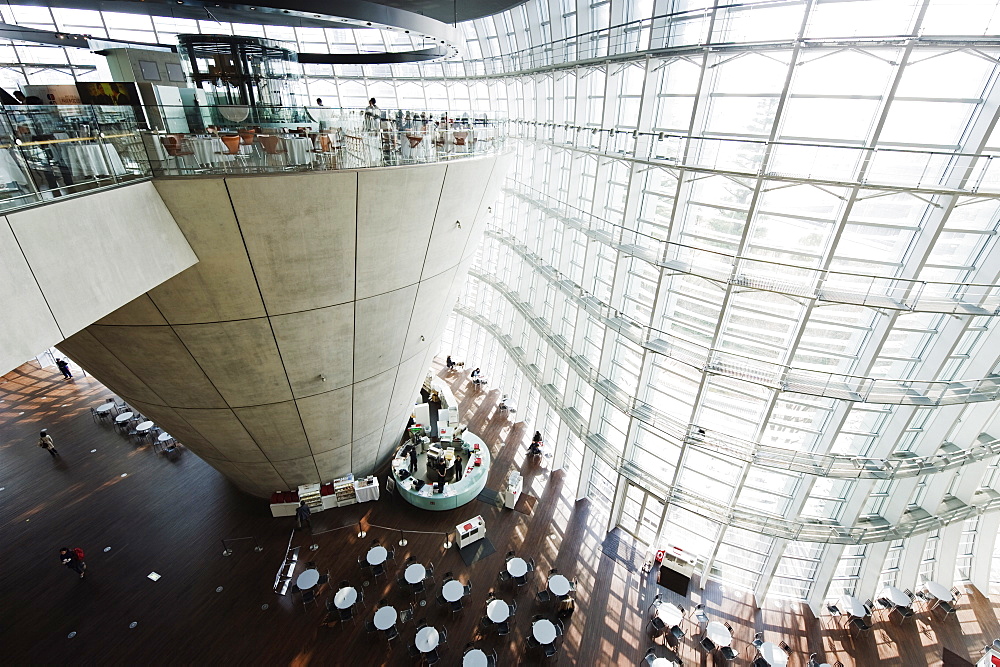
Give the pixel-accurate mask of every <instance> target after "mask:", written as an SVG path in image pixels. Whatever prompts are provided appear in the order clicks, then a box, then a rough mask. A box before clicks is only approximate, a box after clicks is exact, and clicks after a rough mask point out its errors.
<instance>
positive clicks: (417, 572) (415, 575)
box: [403, 563, 427, 584]
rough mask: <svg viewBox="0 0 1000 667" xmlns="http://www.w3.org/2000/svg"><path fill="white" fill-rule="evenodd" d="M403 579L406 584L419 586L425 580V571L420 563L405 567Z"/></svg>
mask: <svg viewBox="0 0 1000 667" xmlns="http://www.w3.org/2000/svg"><path fill="white" fill-rule="evenodd" d="M403 578H404V579H405V580H406V583H408V584H419V583H420V582H421V581H423V580H424V579H426V578H427V570H426V568H424V566H423V565H421V564H420V563H413V564H412V565H407V566H406V571H405V572H403Z"/></svg>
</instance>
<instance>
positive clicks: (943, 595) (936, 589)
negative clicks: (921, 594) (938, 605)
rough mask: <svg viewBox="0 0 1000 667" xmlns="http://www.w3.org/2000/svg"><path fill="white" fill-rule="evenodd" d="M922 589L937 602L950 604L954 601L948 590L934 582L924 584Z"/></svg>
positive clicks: (953, 596)
mask: <svg viewBox="0 0 1000 667" xmlns="http://www.w3.org/2000/svg"><path fill="white" fill-rule="evenodd" d="M924 588H925V589H927V592H928V593H930V594H931V595H933V596H934V598H935V599H937V600H939V601H942V602H951V601H952V600H954V599H955V595H954V594H953V593H952V592H951V591H950V590H949V589H948V588H946V587H944V586H942V585H941V584H939V583H937V582H936V581H927V582H924Z"/></svg>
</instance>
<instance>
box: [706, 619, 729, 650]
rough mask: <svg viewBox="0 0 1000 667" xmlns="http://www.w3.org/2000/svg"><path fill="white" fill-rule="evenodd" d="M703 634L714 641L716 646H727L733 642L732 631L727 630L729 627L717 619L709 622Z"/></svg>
mask: <svg viewBox="0 0 1000 667" xmlns="http://www.w3.org/2000/svg"><path fill="white" fill-rule="evenodd" d="M705 634H706V635H708V638H709V639H711V640H712V641H713V642H715V645H716V646H729V645H730V644H732V643H733V633H731V632H729V628H727V627H726V626H725V625H723V624H722V623H719V622H718V621H711V622H709V624H708V626H707V627H706V628H705Z"/></svg>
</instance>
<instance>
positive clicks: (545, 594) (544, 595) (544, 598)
mask: <svg viewBox="0 0 1000 667" xmlns="http://www.w3.org/2000/svg"><path fill="white" fill-rule="evenodd" d="M535 597H536V598H538V601H539V602H548V601H549V600H551V599H552V593H549V591H548V589H545V588H543V589H542V590H540V591H538V592H537V593H535Z"/></svg>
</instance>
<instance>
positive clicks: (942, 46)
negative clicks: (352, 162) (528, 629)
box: [0, 0, 1000, 605]
mask: <svg viewBox="0 0 1000 667" xmlns="http://www.w3.org/2000/svg"><path fill="white" fill-rule="evenodd" d="M23 9H24V10H25V11H29V10H30V11H32V12H34V11H41V10H37V8H23ZM10 11H12V12H13V13H14V18H15V19H18V18H19V17H18V16H17V12H18V11H21V8H17V7H14V8H13V9H12V10H10ZM44 11H49V10H44ZM51 11H52V12H53V13H55V12H60V11H61V10H51ZM0 12H3V13H5V18H6V12H8V10H7V9H3V10H0ZM75 14H80V15H82V14H85V13H84V12H77V13H75ZM86 14H90V15H96V14H94V13H86ZM105 16H106V15H105ZM133 18H134V17H133ZM153 21H154V22H157V21H160V19H153ZM18 22H20V20H18ZM998 22H1000V7H998V4H997V3H996V2H982V3H976V2H964V1H963V2H954V1H949V2H943V1H937V0H934V1H932V0H927V1H925V2H911V1H893V0H870V1H867V2H853V1H835V0H831V1H825V2H816V1H808V2H794V1H792V2H785V1H782V2H777V1H766V2H742V3H738V4H728V5H721V4H712V3H704V2H702V3H698V2H682V1H675V2H669V1H661V0H632V1H619V0H605V1H596V0H529V2H527V3H526V4H524V5H521V6H519V7H516V8H514V9H512V10H509V11H507V12H504V13H502V14H498V15H496V16H493V17H489V18H485V19H477V20H475V21H471V22H467V23H464V24H461V25H460V26H459V28H460V29H461V30H462V31H463V34H464V35H465V37H466V48H465V53H464V54H463V58H462V59H456V60H449V61H446V62H439V63H423V64H417V63H414V64H405V65H381V66H333V67H330V66H308V67H307V69H306V72H305V83H306V85H307V87H308V91H309V97H310V98H315V97H323V98H324V100H325V101H326V104H328V105H331V106H341V107H360V106H364V104H365V100H367V98H368V97H372V96H374V97H376V98H377V99H378V100H379V105H380V106H382V107H398V108H401V109H407V108H415V109H424V108H432V109H453V110H470V111H472V112H475V113H485V114H487V115H490V116H491V117H504V118H509V119H510V121H511V131H512V135H513V144H514V146H515V150H516V152H517V158H516V159H517V164H516V166H515V167H514V168H513V169H512V170H511V176H510V177H509V179H508V182H507V187H506V188H505V191H504V194H503V198H502V202H501V204H500V205H499V206H498V207H497V208H496V209H495V210H494V214H495V221H494V224H493V227H492V229H491V230H490V232H489V233H488V235H487V240H486V242H485V243H484V245H483V247H482V249H481V255H480V260H479V262H478V263H477V267H476V268H475V269H474V270H473V271H472V273H471V276H472V277H471V278H470V281H469V284H468V286H467V289H466V292H465V294H464V295H463V297H462V299H461V300H460V303H459V305H458V306H457V308H456V315H455V318H454V323H453V326H452V327H451V333H450V339H449V345H450V347H449V348H448V350H447V351H448V352H450V353H451V354H452V355H453V356H454V357H455V358H458V359H463V358H464V359H467V360H469V361H471V362H474V363H475V365H478V366H481V367H482V368H483V369H484V371H485V373H486V374H487V375H488V376H489V377H490V381H491V386H492V387H496V388H498V389H500V390H501V391H502V392H503V393H507V394H509V395H510V400H509V402H510V403H512V404H514V405H516V406H517V408H518V417H522V418H525V419H527V420H528V421H529V422H531V423H533V425H534V428H535V429H538V430H541V431H542V432H543V434H545V436H546V440H547V442H551V443H553V444H554V458H553V464H554V465H555V466H557V467H561V468H563V469H564V471H565V474H566V475H567V478H568V480H569V482H570V486H572V487H573V488H575V489H576V492H577V495H578V496H579V497H581V498H582V497H588V498H590V499H591V501H592V502H593V504H594V506H595V507H596V508H599V509H601V510H602V511H603V513H604V515H605V516H606V521H607V527H608V528H613V527H616V526H619V527H621V528H622V529H623V530H625V531H627V532H629V533H631V534H632V535H634V536H636V537H637V538H639V539H640V540H642V541H644V542H646V543H648V544H651V545H661V544H672V545H677V546H679V547H681V548H683V549H685V550H687V551H689V552H690V553H692V554H694V555H695V556H696V557H697V559H698V567H699V569H700V570H701V571H702V572H704V573H706V574H708V575H709V576H712V577H716V578H718V579H720V580H723V581H726V582H729V583H732V584H735V585H738V586H743V587H746V588H749V589H751V590H753V591H754V592H755V593H756V594H757V595H759V596H765V595H772V596H782V597H791V598H796V599H805V600H808V601H809V602H811V603H812V604H813V605H818V604H819V603H820V602H821V601H822V600H823V599H825V598H832V597H838V596H839V595H840V594H841V593H843V592H848V593H853V594H857V595H859V596H861V597H867V596H868V595H870V594H871V593H872V592H874V591H875V590H876V589H877V588H878V587H879V586H880V585H881V584H894V585H899V586H900V587H911V586H913V585H914V584H915V583H917V582H919V581H920V580H921V579H924V578H927V579H934V580H938V581H941V582H942V583H948V582H949V581H955V582H959V581H971V582H973V583H975V584H976V585H977V586H979V587H980V588H981V589H982V590H984V591H986V590H988V585H989V582H990V580H991V573H990V569H991V562H992V555H993V552H994V542H995V536H996V533H997V529H998V527H1000V513H997V512H996V511H993V510H994V509H996V508H997V504H998V502H1000V501H998V499H1000V493H998V490H1000V475H998V473H997V462H998V452H1000V447H998V445H997V439H998V438H1000V423H998V419H997V416H998V413H997V408H998V407H1000V402H998V398H1000V377H998V374H1000V371H998V369H997V364H998V356H1000V345H998V342H1000V340H998V336H997V334H996V330H997V326H998V324H997V314H998V313H1000V290H998V288H997V287H996V286H997V284H998V283H1000V278H998V276H1000V249H998V248H997V241H996V239H997V231H998V227H1000V129H998V128H997V121H998V119H1000V81H998V79H1000V41H998V39H997V35H998V28H1000V26H998ZM38 27H43V26H38ZM243 28H246V26H233V27H232V29H233V31H234V32H237V33H241V31H242V30H243ZM263 30H266V31H271V30H272V29H271V28H266V29H262V32H263ZM281 30H282V31H289V33H290V34H284V35H272V34H270V32H268V33H267V34H266V36H268V37H274V38H280V39H286V40H289V41H295V40H298V41H299V43H300V44H302V50H313V51H315V50H319V49H317V48H314V47H311V46H310V47H307V46H306V45H305V43H304V42H303V39H305V38H306V37H307V36H309V35H312V36H313V38H316V35H318V34H319V33H323V41H324V43H326V44H327V45H328V46H327V47H326V48H332V47H331V46H329V45H330V44H333V43H334V42H332V41H331V40H337V39H340V38H341V37H344V36H345V35H348V36H350V39H351V40H353V41H352V46H353V47H354V48H357V49H359V50H364V40H366V39H373V38H375V36H376V35H382V34H383V33H378V32H375V31H371V32H369V33H368V34H364V35H363V36H361V37H356V35H355V34H356V33H364V32H365V31H330V30H326V31H322V30H318V31H313V30H309V31H305V30H302V29H292V28H283V29H281ZM196 31H197V30H192V29H191V28H190V27H188V26H185V28H184V30H178V32H196ZM203 32H220V28H219V25H218V24H210V27H207V28H206V29H205V30H203ZM221 32H225V31H224V30H222V31H221ZM332 33H343V34H342V35H336V36H333V35H332ZM243 34H255V33H243ZM293 38H294V39H293ZM398 38H399V36H398V35H396V36H394V37H393V39H398ZM316 39H318V38H316ZM379 39H382V37H379ZM385 39H388V37H386V38H385ZM345 40H346V37H345ZM144 41H155V40H144ZM336 43H340V42H336ZM346 43H347V42H346V41H344V44H345V45H346ZM345 48H346V46H345ZM19 57H20V56H19ZM22 59H23V58H22ZM11 60H12V61H13V60H14V59H13V58H11ZM38 82H42V81H38ZM992 579H994V580H997V579H1000V574H998V573H994V574H993V576H992Z"/></svg>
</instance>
